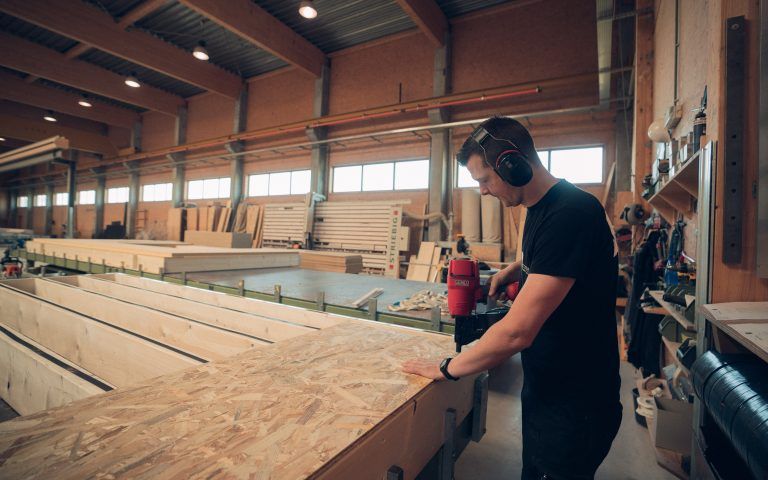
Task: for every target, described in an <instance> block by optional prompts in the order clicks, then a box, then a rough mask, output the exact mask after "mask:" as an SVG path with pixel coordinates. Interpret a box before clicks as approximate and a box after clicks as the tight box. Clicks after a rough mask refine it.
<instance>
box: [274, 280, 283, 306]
mask: <svg viewBox="0 0 768 480" xmlns="http://www.w3.org/2000/svg"><path fill="white" fill-rule="evenodd" d="M282 291H283V287H281V286H280V285H277V284H276V285H275V302H277V303H283V294H282Z"/></svg>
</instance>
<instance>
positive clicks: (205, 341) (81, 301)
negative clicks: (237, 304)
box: [14, 279, 268, 361]
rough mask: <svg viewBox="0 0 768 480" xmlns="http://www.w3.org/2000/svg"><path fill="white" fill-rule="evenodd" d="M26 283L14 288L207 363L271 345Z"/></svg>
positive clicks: (51, 285) (67, 289)
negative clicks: (260, 346)
mask: <svg viewBox="0 0 768 480" xmlns="http://www.w3.org/2000/svg"><path fill="white" fill-rule="evenodd" d="M24 281H25V282H28V283H26V284H25V285H20V284H19V283H15V284H14V286H16V288H18V289H19V290H24V291H26V292H28V293H31V294H33V295H35V296H36V297H38V298H41V299H43V300H46V301H49V302H52V303H55V304H56V305H59V306H62V307H64V308H68V309H70V310H74V311H76V312H78V313H81V314H83V315H87V316H89V317H92V318H95V319H97V320H101V321H102V322H104V323H108V324H110V325H114V326H116V327H119V328H122V329H125V330H128V331H130V332H133V333H138V334H139V335H141V336H143V337H146V338H151V339H152V340H155V341H157V342H159V343H162V344H163V345H168V346H170V347H173V348H176V349H178V350H181V351H183V352H186V353H188V354H191V355H194V356H196V357H199V358H200V359H203V360H206V361H210V360H222V359H224V358H227V357H230V356H232V355H235V354H238V353H240V352H244V351H245V350H248V349H251V348H253V347H256V346H259V345H267V344H268V343H267V342H264V341H261V340H258V339H255V338H252V337H248V336H245V335H242V334H239V333H236V332H231V331H228V330H223V329H221V328H216V327H212V326H210V325H208V324H205V323H200V322H196V321H191V320H189V319H188V318H184V317H179V316H176V315H171V314H168V313H164V312H161V311H158V310H153V309H151V308H146V307H144V306H140V305H136V304H133V303H130V302H129V301H124V300H122V299H119V298H116V297H107V296H104V295H99V294H96V293H91V292H88V291H85V290H81V289H79V288H76V287H74V286H71V285H68V284H63V283H60V282H53V281H50V280H43V279H29V280H28V281H27V280H26V279H25V280H24Z"/></svg>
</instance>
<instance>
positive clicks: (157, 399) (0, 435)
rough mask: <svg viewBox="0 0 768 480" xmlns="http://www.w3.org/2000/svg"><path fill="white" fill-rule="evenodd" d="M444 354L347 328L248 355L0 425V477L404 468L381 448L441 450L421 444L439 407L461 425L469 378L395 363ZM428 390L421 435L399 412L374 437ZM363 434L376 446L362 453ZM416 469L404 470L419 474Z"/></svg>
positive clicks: (389, 333)
mask: <svg viewBox="0 0 768 480" xmlns="http://www.w3.org/2000/svg"><path fill="white" fill-rule="evenodd" d="M453 347H454V345H453V341H452V338H451V337H450V336H447V335H439V334H432V333H421V332H417V331H414V330H411V329H405V328H398V327H394V326H390V325H382V324H376V323H369V322H363V321H354V320H350V321H348V322H347V323H345V324H343V325H339V326H336V327H332V328H330V329H327V330H322V331H316V332H313V333H309V334H307V335H303V336H301V337H297V338H293V339H290V340H287V341H286V342H284V343H282V344H281V345H280V348H262V349H254V350H251V351H249V352H246V353H244V354H242V355H239V356H238V357H235V358H232V359H228V360H225V361H222V362H216V363H211V364H206V365H201V366H199V367H196V368H194V369H190V370H187V371H185V372H178V373H174V374H170V375H167V376H164V377H161V378H158V379H155V380H153V381H151V382H147V383H145V384H143V385H141V386H138V387H137V388H133V389H125V390H122V391H119V392H114V393H112V392H110V393H107V394H105V395H102V396H100V397H99V398H98V399H85V400H82V401H80V402H77V403H74V404H72V405H70V406H68V407H64V408H61V409H57V410H52V411H48V412H45V413H44V414H41V415H40V416H38V417H35V418H34V419H31V420H25V419H17V420H12V421H9V422H3V423H0V451H3V452H5V454H4V462H3V463H2V465H0V476H2V477H5V478H26V477H32V476H36V477H50V476H51V474H52V472H55V475H56V477H57V478H61V479H67V478H90V477H94V476H116V477H117V476H125V477H133V478H137V477H152V478H172V477H176V478H188V477H192V476H194V477H211V476H220V477H227V478H240V477H248V476H250V475H253V472H259V473H260V475H261V476H263V477H264V478H307V477H310V476H313V475H315V474H316V472H318V471H323V470H324V468H325V467H326V466H328V467H331V466H334V465H343V462H342V460H343V459H344V458H345V457H347V458H348V456H354V457H357V461H356V462H355V463H356V464H357V465H360V464H361V463H360V462H362V461H364V459H365V458H369V457H371V458H375V459H376V463H375V465H378V464H379V462H380V461H389V460H390V459H391V458H395V461H394V462H392V463H395V464H400V463H401V461H402V462H405V461H409V462H410V460H408V457H409V456H410V453H409V452H407V451H404V452H403V453H401V454H399V455H398V454H395V455H394V456H390V454H391V453H392V451H391V450H389V449H388V450H389V451H388V452H386V453H387V455H383V457H384V458H383V459H382V458H381V457H382V456H379V455H377V449H379V448H381V447H380V445H382V444H385V445H388V444H390V443H398V442H403V437H404V436H405V437H406V438H408V437H411V436H413V437H412V441H413V444H414V445H418V444H420V443H422V444H423V445H422V446H421V447H420V448H419V453H418V455H417V456H416V457H417V458H419V459H421V458H423V457H422V456H423V455H424V453H425V452H427V451H430V450H437V448H439V445H435V444H434V443H435V442H434V440H435V438H438V442H439V443H442V437H435V436H432V435H433V434H431V433H430V434H427V435H425V432H426V431H431V430H438V431H440V430H441V429H440V427H439V426H438V427H435V426H434V425H432V422H436V421H437V422H439V421H440V420H439V419H442V418H443V415H444V412H445V409H446V408H454V409H456V410H457V418H458V419H459V420H461V414H462V413H464V412H466V411H467V410H466V405H467V403H466V402H467V401H468V398H467V397H468V396H471V392H470V390H471V389H469V388H468V385H467V382H469V383H471V382H472V379H471V378H467V379H465V380H462V381H461V382H440V383H435V382H432V381H431V380H428V379H425V378H422V377H417V376H412V375H407V374H404V373H403V372H401V370H400V364H401V362H402V360H403V359H404V358H413V357H424V358H440V357H442V356H446V355H450V354H451V352H452V351H453ZM254 385H258V389H254ZM432 390H438V392H436V393H435V394H433V395H434V396H433V397H432V396H431V397H432V398H436V399H438V398H439V399H442V400H441V402H438V403H436V404H433V403H431V402H426V404H427V405H434V406H435V407H436V408H435V409H433V410H430V409H428V408H427V409H423V410H424V412H425V413H419V416H423V415H425V414H426V415H427V417H426V418H421V419H418V423H417V425H423V426H424V430H419V429H417V428H415V426H412V425H409V424H408V423H407V419H408V418H409V415H407V414H406V417H405V418H404V419H403V418H399V419H398V420H397V422H396V423H395V424H394V426H392V427H390V428H389V429H386V430H385V431H383V430H384V428H383V427H381V425H384V422H387V423H389V422H388V420H389V419H391V418H397V417H399V414H400V413H401V412H408V411H410V412H412V414H415V413H416V412H419V411H421V410H422V409H421V408H418V409H416V408H415V405H416V404H417V403H416V402H417V401H419V399H422V398H425V397H422V396H420V395H419V394H420V393H421V392H430V391H432ZM470 398H471V397H470ZM443 401H444V402H446V403H442V402H443ZM470 401H471V400H470ZM139 406H140V408H137V407H139ZM437 407H439V408H437ZM430 411H431V413H429V412H430ZM393 414H394V415H393ZM410 418H414V419H416V417H413V416H410ZM404 420H405V422H404ZM390 425H392V424H390ZM438 425H439V424H438ZM403 427H404V428H405V429H406V430H405V431H404V430H402V428H403ZM379 434H381V435H379ZM371 437H373V438H377V439H378V440H379V441H378V442H375V443H374V444H370V443H366V444H365V445H363V443H362V442H363V441H365V439H366V438H371ZM20 439H24V441H20ZM78 439H80V440H81V441H78ZM358 446H359V447H360V448H356V447H358ZM11 447H12V448H11ZM405 447H407V445H406V446H404V448H405ZM418 463H422V462H420V461H419V462H414V463H409V465H413V468H414V471H418V470H420V468H421V467H423V465H418ZM381 474H382V472H378V471H377V472H367V473H366V476H375V477H378V476H380V475H381ZM331 478H333V477H331ZM335 478H345V477H338V476H336V477H335ZM346 478H349V477H346ZM351 478H359V477H354V476H353V477H351Z"/></svg>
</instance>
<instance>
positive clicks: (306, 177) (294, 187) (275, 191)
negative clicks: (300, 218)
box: [248, 170, 311, 197]
mask: <svg viewBox="0 0 768 480" xmlns="http://www.w3.org/2000/svg"><path fill="white" fill-rule="evenodd" d="M310 179H311V174H310V171H309V170H296V171H293V172H273V173H259V174H256V175H249V176H248V196H249V197H266V196H268V195H301V194H304V193H309V190H310V181H311V180H310Z"/></svg>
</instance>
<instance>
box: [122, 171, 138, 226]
mask: <svg viewBox="0 0 768 480" xmlns="http://www.w3.org/2000/svg"><path fill="white" fill-rule="evenodd" d="M125 167H126V168H127V169H128V172H129V173H128V212H127V213H128V215H127V218H126V221H125V237H126V238H134V237H135V236H136V215H137V214H138V211H139V162H138V161H136V160H134V161H132V162H125Z"/></svg>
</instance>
